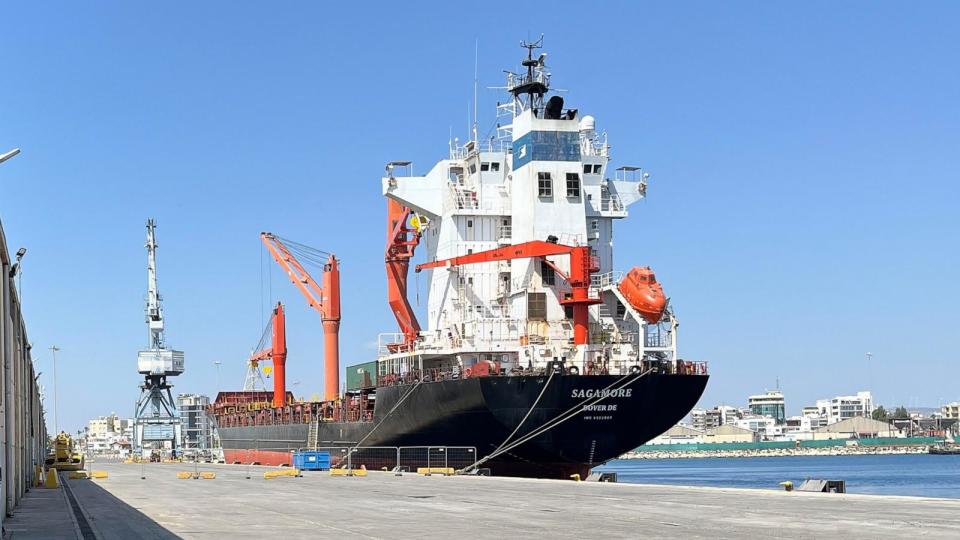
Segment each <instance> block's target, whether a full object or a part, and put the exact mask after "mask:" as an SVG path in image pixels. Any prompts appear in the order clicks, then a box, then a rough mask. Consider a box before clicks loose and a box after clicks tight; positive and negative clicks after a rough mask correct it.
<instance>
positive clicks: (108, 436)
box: [82, 413, 132, 455]
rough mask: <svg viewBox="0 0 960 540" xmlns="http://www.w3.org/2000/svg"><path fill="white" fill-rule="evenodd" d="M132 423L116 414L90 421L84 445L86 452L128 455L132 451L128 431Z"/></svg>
mask: <svg viewBox="0 0 960 540" xmlns="http://www.w3.org/2000/svg"><path fill="white" fill-rule="evenodd" d="M131 423H132V422H131V421H130V420H129V419H127V418H120V417H119V416H117V414H116V413H112V414H109V415H107V416H98V417H97V418H94V419H93V420H90V421H88V422H87V429H86V433H85V434H84V437H83V443H82V444H83V449H84V451H85V452H91V453H93V454H115V455H124V454H126V453H127V452H129V449H130V442H129V441H130V433H128V430H129V429H130V426H131Z"/></svg>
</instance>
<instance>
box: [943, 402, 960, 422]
mask: <svg viewBox="0 0 960 540" xmlns="http://www.w3.org/2000/svg"><path fill="white" fill-rule="evenodd" d="M940 414H941V415H942V416H943V418H954V419H960V401H954V402H953V403H947V404H946V405H943V406H941V407H940Z"/></svg>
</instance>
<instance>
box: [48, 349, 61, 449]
mask: <svg viewBox="0 0 960 540" xmlns="http://www.w3.org/2000/svg"><path fill="white" fill-rule="evenodd" d="M59 350H60V347H57V346H56V345H54V346H52V347H50V353H51V354H52V355H53V436H54V437H56V436H57V434H59V433H60V423H59V421H58V418H57V351H59Z"/></svg>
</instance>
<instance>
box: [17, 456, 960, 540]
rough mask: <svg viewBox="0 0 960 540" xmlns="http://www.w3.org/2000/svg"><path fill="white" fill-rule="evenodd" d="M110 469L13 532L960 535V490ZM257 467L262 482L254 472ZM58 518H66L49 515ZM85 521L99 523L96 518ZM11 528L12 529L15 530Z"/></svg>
mask: <svg viewBox="0 0 960 540" xmlns="http://www.w3.org/2000/svg"><path fill="white" fill-rule="evenodd" d="M96 468H97V469H102V470H106V471H107V472H108V473H109V478H107V479H105V480H69V481H67V484H68V487H69V489H70V490H71V491H72V493H73V494H74V495H75V497H76V499H77V501H78V503H79V505H80V508H79V512H80V514H81V515H82V516H83V519H80V520H77V519H76V518H75V517H74V518H70V516H71V515H73V512H72V511H71V509H70V506H69V502H68V499H67V497H65V496H63V491H62V490H63V488H61V489H60V490H57V491H54V490H42V489H35V490H32V491H31V492H30V493H28V494H27V497H26V498H25V500H24V504H23V505H22V506H21V507H20V508H19V509H18V510H17V511H16V514H15V516H14V517H13V518H12V519H9V520H7V521H6V522H5V523H4V528H5V529H6V532H7V534H9V535H11V537H13V538H138V537H139V538H144V537H147V538H177V537H181V538H263V537H265V536H268V535H282V536H283V537H285V538H308V537H310V538H334V537H336V538H418V539H419V538H424V537H429V536H443V537H463V538H504V537H544V536H550V537H555V538H588V537H597V536H602V537H604V538H637V537H648V538H649V537H657V538H691V537H709V538H717V537H739V538H755V537H768V536H776V537H780V538H811V537H828V536H830V537H844V538H903V537H905V536H913V535H920V536H924V537H930V538H958V537H960V521H958V520H957V519H956V516H957V514H958V513H960V500H946V499H923V498H913V497H890V496H875V495H849V494H847V495H835V494H834V495H830V494H815V493H799V492H793V493H786V492H782V491H775V490H772V489H771V490H755V489H754V490H750V489H718V488H697V487H673V486H652V485H633V484H599V483H587V482H581V483H576V482H572V481H558V480H529V479H519V478H482V477H438V476H431V477H424V476H418V475H415V474H405V475H404V476H402V477H397V476H394V475H393V474H391V473H380V472H371V473H370V474H369V476H367V477H365V478H335V477H331V476H329V475H328V474H327V473H322V472H305V473H304V476H303V477H302V478H278V479H272V480H264V478H263V472H264V471H266V470H274V469H270V468H265V467H249V468H248V467H247V466H237V465H210V464H201V465H199V470H200V471H215V472H216V473H217V477H216V479H213V480H180V479H177V478H176V473H177V472H178V471H184V470H189V471H192V470H193V465H192V464H191V465H188V464H156V463H155V464H146V465H145V466H144V469H143V470H144V473H145V476H146V479H145V480H142V479H141V477H140V476H141V465H138V464H131V465H124V464H97V465H96ZM248 471H250V473H251V474H250V479H247V474H248ZM52 517H56V518H57V519H51V518H52ZM77 522H79V523H81V524H83V523H84V522H86V523H88V524H89V528H86V527H85V528H84V529H85V530H86V531H88V532H87V534H83V531H81V529H80V528H79V527H78V526H77ZM4 538H7V536H6V535H5V536H4Z"/></svg>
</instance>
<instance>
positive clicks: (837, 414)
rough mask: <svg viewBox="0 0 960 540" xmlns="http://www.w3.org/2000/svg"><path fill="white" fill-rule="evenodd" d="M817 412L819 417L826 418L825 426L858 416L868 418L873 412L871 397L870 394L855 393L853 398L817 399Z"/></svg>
mask: <svg viewBox="0 0 960 540" xmlns="http://www.w3.org/2000/svg"><path fill="white" fill-rule="evenodd" d="M817 410H819V411H820V416H822V417H824V418H826V420H827V425H831V424H835V423H837V422H842V421H844V420H848V419H850V418H856V417H858V416H866V417H869V416H870V414H871V413H872V412H873V395H872V394H871V393H870V392H857V395H855V396H836V397H834V398H831V399H818V400H817Z"/></svg>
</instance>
